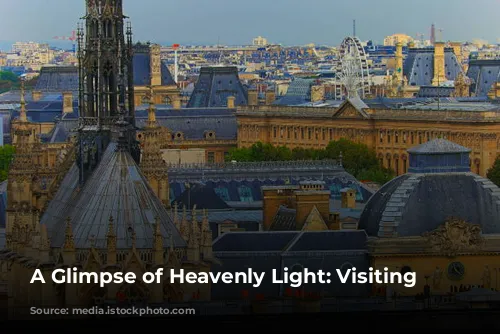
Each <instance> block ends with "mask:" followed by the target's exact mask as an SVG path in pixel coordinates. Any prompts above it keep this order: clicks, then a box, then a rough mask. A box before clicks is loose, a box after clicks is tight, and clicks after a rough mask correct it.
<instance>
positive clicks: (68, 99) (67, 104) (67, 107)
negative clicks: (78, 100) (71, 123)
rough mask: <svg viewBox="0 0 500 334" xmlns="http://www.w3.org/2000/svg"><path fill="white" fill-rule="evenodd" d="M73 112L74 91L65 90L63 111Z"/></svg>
mask: <svg viewBox="0 0 500 334" xmlns="http://www.w3.org/2000/svg"><path fill="white" fill-rule="evenodd" d="M72 112H73V93H72V92H63V113H65V114H67V113H72Z"/></svg>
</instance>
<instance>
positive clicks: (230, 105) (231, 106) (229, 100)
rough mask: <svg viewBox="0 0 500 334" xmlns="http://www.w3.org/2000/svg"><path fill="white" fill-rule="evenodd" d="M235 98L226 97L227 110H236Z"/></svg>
mask: <svg viewBox="0 0 500 334" xmlns="http://www.w3.org/2000/svg"><path fill="white" fill-rule="evenodd" d="M235 101H236V98H235V97H234V96H228V97H227V108H228V109H234V108H236V105H235V103H234V102H235Z"/></svg>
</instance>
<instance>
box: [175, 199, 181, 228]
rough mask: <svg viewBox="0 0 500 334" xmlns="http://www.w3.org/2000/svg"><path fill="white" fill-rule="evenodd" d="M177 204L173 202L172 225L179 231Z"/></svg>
mask: <svg viewBox="0 0 500 334" xmlns="http://www.w3.org/2000/svg"><path fill="white" fill-rule="evenodd" d="M178 211H179V204H177V202H175V203H174V225H175V227H176V228H177V230H179V231H180V228H181V225H180V223H179V212H178Z"/></svg>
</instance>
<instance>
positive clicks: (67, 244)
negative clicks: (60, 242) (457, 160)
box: [63, 217, 75, 251]
mask: <svg viewBox="0 0 500 334" xmlns="http://www.w3.org/2000/svg"><path fill="white" fill-rule="evenodd" d="M63 248H64V250H68V251H71V250H75V239H74V237H73V227H72V225H71V218H70V217H68V218H66V230H65V232H64V246H63Z"/></svg>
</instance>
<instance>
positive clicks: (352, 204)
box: [340, 188, 356, 209]
mask: <svg viewBox="0 0 500 334" xmlns="http://www.w3.org/2000/svg"><path fill="white" fill-rule="evenodd" d="M340 194H341V196H342V208H343V209H356V190H354V189H351V188H345V189H342V190H341V191H340Z"/></svg>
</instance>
